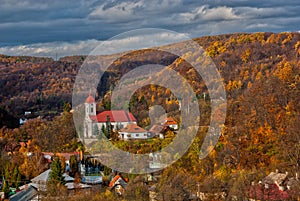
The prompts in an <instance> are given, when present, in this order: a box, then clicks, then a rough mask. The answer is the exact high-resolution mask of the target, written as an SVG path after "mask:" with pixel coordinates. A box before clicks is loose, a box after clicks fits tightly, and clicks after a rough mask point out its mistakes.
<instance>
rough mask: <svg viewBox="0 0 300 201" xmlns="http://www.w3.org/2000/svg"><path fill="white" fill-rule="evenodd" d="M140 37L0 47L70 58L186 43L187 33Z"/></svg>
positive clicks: (146, 33)
mask: <svg viewBox="0 0 300 201" xmlns="http://www.w3.org/2000/svg"><path fill="white" fill-rule="evenodd" d="M137 33H138V34H132V33H131V32H128V34H123V35H122V36H119V37H116V38H112V39H110V40H107V41H99V40H84V41H74V42H51V43H35V44H30V45H15V46H5V47H0V53H1V54H7V55H31V56H43V57H53V58H55V57H56V56H58V57H64V56H70V55H89V54H97V55H99V54H100V55H107V54H114V53H118V52H124V51H129V50H135V49H142V48H151V47H155V46H162V45H167V44H172V43H176V42H180V41H183V40H187V39H188V38H189V37H188V36H187V35H185V34H176V33H170V32H165V31H163V30H162V31H158V30H157V29H145V30H141V31H138V32H137Z"/></svg>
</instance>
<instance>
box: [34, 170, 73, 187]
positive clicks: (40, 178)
mask: <svg viewBox="0 0 300 201" xmlns="http://www.w3.org/2000/svg"><path fill="white" fill-rule="evenodd" d="M50 172H51V169H48V170H46V171H45V172H42V173H41V174H39V175H38V176H36V177H34V178H33V179H31V182H33V183H37V184H40V183H47V181H48V180H49V176H50ZM63 177H64V180H65V181H66V182H71V181H74V178H73V177H71V176H69V175H67V174H66V173H64V174H63Z"/></svg>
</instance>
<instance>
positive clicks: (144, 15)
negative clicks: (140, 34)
mask: <svg viewBox="0 0 300 201" xmlns="http://www.w3.org/2000/svg"><path fill="white" fill-rule="evenodd" d="M299 10H300V3H299V1H298V0H286V1H277V0H272V1H271V0H266V1H258V0H252V1H249V0H227V1H221V0H201V1H199V0H151V1H150V0H133V1H131V0H110V1H97V0H85V1H84V0H78V1H74V0H53V1H48V0H39V1H36V0H0V32H1V38H0V46H2V48H1V51H2V52H0V53H5V51H6V50H7V51H8V49H9V48H14V50H15V51H16V48H15V47H10V46H12V45H30V44H33V43H38V44H40V43H43V42H47V44H48V46H49V45H50V43H51V42H55V45H57V41H61V44H64V45H66V43H65V42H68V44H72V43H73V44H74V45H78V44H81V43H80V42H79V41H85V40H89V41H93V40H106V39H107V38H110V37H112V36H114V35H116V34H118V33H122V32H124V31H128V30H132V29H137V28H145V27H156V28H165V29H171V30H173V31H177V32H181V33H187V34H189V35H190V36H191V37H199V36H202V35H215V34H222V33H232V32H257V31H271V32H281V31H297V30H298V24H299V21H300V20H299V18H300V12H299ZM72 41H75V42H72ZM81 45H82V44H81ZM4 46H9V47H4ZM21 49H22V48H21ZM69 49H72V48H69ZM16 54H17V53H16Z"/></svg>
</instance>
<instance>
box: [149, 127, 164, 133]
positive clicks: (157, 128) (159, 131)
mask: <svg viewBox="0 0 300 201" xmlns="http://www.w3.org/2000/svg"><path fill="white" fill-rule="evenodd" d="M163 129H164V126H162V125H153V126H152V127H151V128H150V130H149V131H150V132H152V133H161V132H162V131H163Z"/></svg>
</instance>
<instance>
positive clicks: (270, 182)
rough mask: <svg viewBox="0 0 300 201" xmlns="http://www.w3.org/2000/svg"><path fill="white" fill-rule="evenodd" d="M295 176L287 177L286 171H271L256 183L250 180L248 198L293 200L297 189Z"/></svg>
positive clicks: (297, 184) (297, 183) (297, 182)
mask: <svg viewBox="0 0 300 201" xmlns="http://www.w3.org/2000/svg"><path fill="white" fill-rule="evenodd" d="M297 186H299V181H298V179H297V178H294V177H291V178H289V177H288V173H279V172H278V170H276V172H271V173H270V174H269V175H268V176H266V177H265V178H264V179H263V180H262V181H260V182H259V183H258V184H255V183H254V182H252V185H251V186H250V189H249V193H248V194H249V198H250V200H274V201H275V200H294V199H293V198H295V197H294V196H296V194H297V192H298V190H299V189H297Z"/></svg>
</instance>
